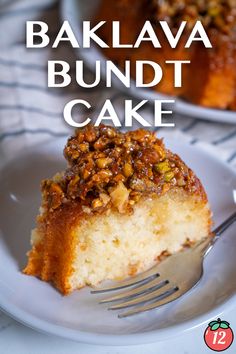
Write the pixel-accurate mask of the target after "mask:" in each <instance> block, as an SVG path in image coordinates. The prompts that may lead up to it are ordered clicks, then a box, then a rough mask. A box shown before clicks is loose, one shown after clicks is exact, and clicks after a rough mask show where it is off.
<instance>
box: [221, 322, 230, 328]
mask: <svg viewBox="0 0 236 354" xmlns="http://www.w3.org/2000/svg"><path fill="white" fill-rule="evenodd" d="M221 323H224V324H227V325H228V327H229V322H227V321H221Z"/></svg>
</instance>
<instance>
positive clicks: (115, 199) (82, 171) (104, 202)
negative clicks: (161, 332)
mask: <svg viewBox="0 0 236 354" xmlns="http://www.w3.org/2000/svg"><path fill="white" fill-rule="evenodd" d="M64 155H65V158H66V159H67V161H68V168H67V170H66V171H65V172H64V173H61V174H57V175H56V177H54V178H53V179H52V180H45V181H44V182H43V184H42V190H43V200H44V204H43V207H44V208H45V210H49V211H52V210H54V209H57V208H59V207H61V206H63V205H64V204H67V203H68V202H70V201H73V202H78V203H80V204H81V207H82V210H83V212H84V213H86V214H89V213H92V212H98V213H100V212H102V211H104V210H105V211H106V212H108V211H109V210H110V209H111V208H112V207H113V208H116V209H117V210H118V211H119V212H120V213H125V212H127V213H130V212H132V208H133V207H134V205H135V204H136V203H137V202H138V201H139V200H140V198H141V197H143V196H144V197H145V196H146V197H150V196H153V195H162V194H164V193H166V192H167V191H168V190H169V189H170V188H174V187H176V188H183V189H185V190H186V191H187V192H189V193H198V194H201V195H202V196H204V192H203V189H202V187H201V184H200V182H199V181H198V179H197V178H196V176H195V175H194V173H193V172H192V171H191V170H190V169H189V168H188V167H187V166H186V165H185V164H184V163H183V161H182V160H181V159H180V158H179V157H178V156H177V155H174V154H173V153H171V152H170V151H168V150H167V149H165V146H164V144H163V141H162V140H161V139H157V138H156V136H155V134H154V133H153V132H150V131H147V130H144V129H138V130H136V131H130V132H127V133H121V132H120V131H118V130H116V129H115V128H113V127H109V126H105V125H100V126H99V127H94V126H92V125H88V126H86V127H85V128H83V129H78V130H76V132H75V135H74V136H73V137H71V138H69V140H68V142H67V145H66V147H65V149H64Z"/></svg>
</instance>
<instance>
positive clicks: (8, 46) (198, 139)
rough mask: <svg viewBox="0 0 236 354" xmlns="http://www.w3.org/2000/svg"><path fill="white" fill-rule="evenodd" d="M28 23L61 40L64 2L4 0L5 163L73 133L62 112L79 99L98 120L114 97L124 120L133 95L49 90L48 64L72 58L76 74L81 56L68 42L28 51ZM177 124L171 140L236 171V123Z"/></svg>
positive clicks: (0, 94) (1, 152) (0, 60)
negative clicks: (201, 150) (38, 24)
mask: <svg viewBox="0 0 236 354" xmlns="http://www.w3.org/2000/svg"><path fill="white" fill-rule="evenodd" d="M78 1H79V0H78ZM27 20H42V21H45V22H47V24H48V25H49V33H50V37H51V38H52V39H53V38H55V36H56V34H57V31H58V29H59V26H60V14H59V3H58V1H55V0H40V1H30V0H17V1H16V0H0V33H1V35H0V47H1V51H0V163H4V162H5V161H6V159H11V158H12V157H13V156H15V155H16V154H17V153H19V152H20V151H22V150H24V149H25V148H26V147H28V146H32V145H35V144H39V143H45V142H47V141H48V140H49V139H50V140H51V139H52V137H61V136H67V135H68V134H70V133H71V131H72V130H71V128H70V127H69V126H68V125H67V124H66V123H65V122H64V119H63V115H62V112H63V108H64V105H65V104H66V102H68V101H70V100H71V99H73V98H82V99H87V100H88V101H89V102H90V103H91V104H92V106H93V112H92V113H90V116H91V115H92V114H93V116H94V117H95V116H96V114H97V112H99V108H100V107H101V105H102V103H103V102H104V100H105V99H106V98H110V99H111V100H112V102H113V104H114V106H115V108H116V109H117V111H118V112H119V116H120V117H121V118H122V117H123V116H124V113H123V103H124V99H126V98H127V97H125V95H124V94H123V93H121V92H118V91H116V90H115V89H107V88H105V87H104V86H103V84H101V85H99V87H96V88H94V89H86V90H85V89H81V88H79V87H78V85H76V83H75V82H73V83H72V84H71V85H70V86H69V87H67V88H54V89H51V88H50V89H49V88H48V87H47V61H48V60H49V59H57V60H66V61H68V62H69V63H71V67H72V70H73V67H75V60H76V58H75V56H74V52H73V50H72V49H71V48H70V47H69V46H68V45H66V44H63V45H62V44H61V45H60V46H59V48H58V49H53V50H52V49H50V47H48V48H45V49H26V48H25V22H26V21H27ZM86 75H88V76H90V75H91V74H90V73H89V72H87V73H86ZM151 108H152V107H151V105H149V106H148V107H147V108H146V109H144V112H142V114H143V116H144V117H145V118H146V117H147V119H151V116H152V110H151ZM82 115H83V114H82V113H81V117H82ZM174 121H175V123H176V127H175V128H165V129H163V131H164V134H165V136H168V137H169V138H172V137H174V138H178V139H181V140H182V141H183V140H184V141H186V142H188V143H190V144H195V145H199V146H201V147H202V148H204V149H205V150H206V151H209V152H210V153H212V154H215V155H217V156H218V158H220V159H222V160H224V161H227V162H228V163H230V164H231V165H232V166H233V167H234V168H236V125H229V124H223V123H213V122H209V121H204V120H194V119H193V118H188V117H185V118H183V117H178V116H177V115H176V116H175V117H174ZM235 122H236V120H235ZM161 134H162V132H161V133H160V135H161Z"/></svg>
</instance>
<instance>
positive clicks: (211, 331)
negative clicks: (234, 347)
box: [204, 318, 234, 352]
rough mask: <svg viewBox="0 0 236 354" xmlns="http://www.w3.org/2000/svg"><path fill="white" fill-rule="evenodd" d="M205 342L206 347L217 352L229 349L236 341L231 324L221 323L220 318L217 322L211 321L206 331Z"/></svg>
mask: <svg viewBox="0 0 236 354" xmlns="http://www.w3.org/2000/svg"><path fill="white" fill-rule="evenodd" d="M204 340H205V343H206V345H207V346H208V347H209V348H210V349H212V350H214V351H216V352H222V351H223V350H226V349H228V348H229V347H230V346H231V344H232V343H233V340H234V334H233V331H232V329H231V328H230V325H229V322H227V321H221V319H220V318H218V319H217V321H211V322H210V323H209V325H208V327H207V329H206V330H205V333H204Z"/></svg>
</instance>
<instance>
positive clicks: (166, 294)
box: [91, 212, 236, 318]
mask: <svg viewBox="0 0 236 354" xmlns="http://www.w3.org/2000/svg"><path fill="white" fill-rule="evenodd" d="M235 221H236V212H235V213H233V214H232V215H231V216H230V217H229V218H228V219H226V220H225V221H224V222H223V223H222V224H221V225H220V226H218V227H217V228H216V229H215V230H214V231H213V232H212V233H213V237H206V238H205V239H203V240H202V241H200V242H199V243H197V244H196V245H195V246H194V247H192V248H189V249H186V250H184V251H181V252H178V253H175V254H173V255H172V256H169V257H167V258H166V259H165V260H163V261H162V262H160V263H159V264H157V265H155V266H154V267H152V268H150V269H149V270H147V271H145V272H143V273H140V274H139V275H137V276H136V277H132V278H129V279H127V280H124V281H121V282H118V283H115V284H113V285H111V286H108V287H104V288H98V289H95V290H92V291H91V293H92V294H99V293H105V292H109V291H115V290H120V289H124V288H128V287H131V288H130V289H128V290H126V291H122V292H119V293H118V294H116V295H114V296H111V297H109V298H105V299H104V300H101V301H100V303H102V304H104V303H114V302H115V303H116V304H114V305H112V306H110V307H109V308H108V309H109V310H120V309H124V308H128V307H133V308H132V309H131V310H129V311H126V312H123V313H120V314H118V317H119V318H122V317H128V316H132V315H135V314H138V313H141V312H144V311H149V310H152V309H155V308H157V307H159V306H162V305H165V304H167V303H169V302H171V301H174V300H176V299H177V298H179V297H180V296H182V295H183V294H185V293H186V292H187V291H188V290H190V289H191V288H192V287H193V286H194V285H196V284H197V283H198V282H199V280H200V279H201V277H202V274H203V260H204V258H205V257H206V255H207V254H208V253H209V252H210V250H211V249H212V247H213V245H214V244H215V242H216V241H217V240H218V239H219V237H220V236H221V235H222V233H223V232H224V231H225V230H226V229H228V227H229V226H230V225H232V224H233V223H234V222H235Z"/></svg>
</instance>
